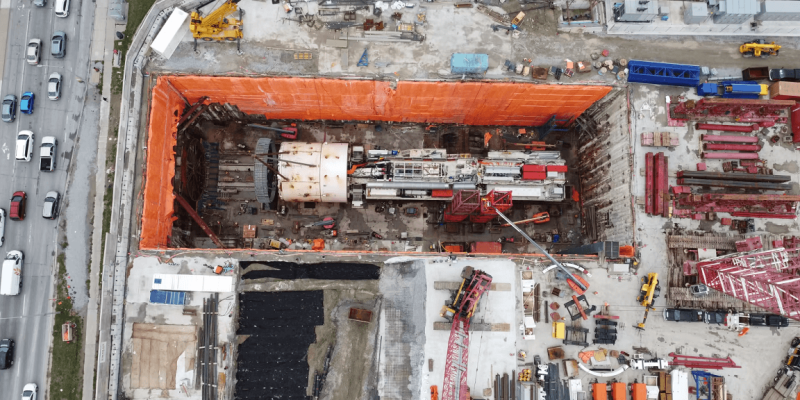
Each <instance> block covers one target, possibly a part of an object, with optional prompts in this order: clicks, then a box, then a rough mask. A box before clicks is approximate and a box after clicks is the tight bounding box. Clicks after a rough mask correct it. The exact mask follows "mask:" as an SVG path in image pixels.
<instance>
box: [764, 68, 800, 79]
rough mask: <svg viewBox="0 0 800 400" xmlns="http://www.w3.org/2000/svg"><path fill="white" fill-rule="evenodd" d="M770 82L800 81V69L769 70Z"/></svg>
mask: <svg viewBox="0 0 800 400" xmlns="http://www.w3.org/2000/svg"><path fill="white" fill-rule="evenodd" d="M769 80H771V81H789V82H798V81H800V69H788V68H776V69H771V70H769Z"/></svg>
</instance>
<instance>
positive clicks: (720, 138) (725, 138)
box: [700, 135, 758, 143]
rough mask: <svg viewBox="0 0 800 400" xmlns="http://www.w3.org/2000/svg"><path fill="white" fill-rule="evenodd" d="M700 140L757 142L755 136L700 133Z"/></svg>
mask: <svg viewBox="0 0 800 400" xmlns="http://www.w3.org/2000/svg"><path fill="white" fill-rule="evenodd" d="M700 140H701V141H703V142H731V143H758V138H757V137H753V136H735V135H700Z"/></svg>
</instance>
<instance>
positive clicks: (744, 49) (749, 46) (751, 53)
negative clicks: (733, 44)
mask: <svg viewBox="0 0 800 400" xmlns="http://www.w3.org/2000/svg"><path fill="white" fill-rule="evenodd" d="M780 49H781V46H779V45H777V44H775V42H772V43H767V42H765V41H764V39H757V40H754V41H752V42H747V43H745V44H743V45H741V46H739V53H742V57H762V58H767V57H769V56H777V55H778V52H779V51H780Z"/></svg>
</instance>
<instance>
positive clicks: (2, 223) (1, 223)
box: [0, 208, 6, 246]
mask: <svg viewBox="0 0 800 400" xmlns="http://www.w3.org/2000/svg"><path fill="white" fill-rule="evenodd" d="M5 242H6V210H4V209H2V208H0V246H2V245H3V243H5Z"/></svg>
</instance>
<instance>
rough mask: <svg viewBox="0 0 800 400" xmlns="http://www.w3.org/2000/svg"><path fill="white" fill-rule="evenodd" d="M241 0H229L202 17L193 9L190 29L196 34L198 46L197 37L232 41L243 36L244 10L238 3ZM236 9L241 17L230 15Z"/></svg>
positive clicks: (208, 40) (193, 34) (207, 40)
mask: <svg viewBox="0 0 800 400" xmlns="http://www.w3.org/2000/svg"><path fill="white" fill-rule="evenodd" d="M239 1H240V0H227V1H226V2H225V4H223V5H221V6H219V8H217V9H216V10H214V11H212V12H211V13H210V14H208V15H207V16H205V17H201V16H200V13H199V12H198V11H197V10H195V11H192V14H191V21H190V23H189V29H190V30H191V31H192V36H194V39H195V46H197V39H200V40H203V41H206V42H211V41H218V42H221V41H229V42H232V41H234V40H236V41H239V40H240V39H241V38H242V10H240V9H239V6H238V5H237V3H239ZM236 11H239V18H238V19H236V18H232V17H230V15H232V14H233V13H235V12H236Z"/></svg>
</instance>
